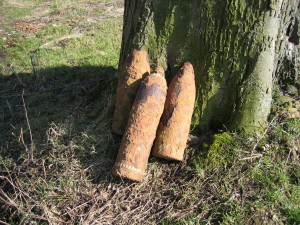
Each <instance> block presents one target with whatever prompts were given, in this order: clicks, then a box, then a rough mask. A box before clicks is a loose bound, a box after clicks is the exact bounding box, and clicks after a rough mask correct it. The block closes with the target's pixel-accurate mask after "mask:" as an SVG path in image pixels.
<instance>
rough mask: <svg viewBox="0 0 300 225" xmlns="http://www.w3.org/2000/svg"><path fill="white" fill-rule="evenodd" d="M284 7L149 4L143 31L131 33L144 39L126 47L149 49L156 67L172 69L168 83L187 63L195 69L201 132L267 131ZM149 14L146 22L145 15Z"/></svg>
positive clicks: (177, 0)
mask: <svg viewBox="0 0 300 225" xmlns="http://www.w3.org/2000/svg"><path fill="white" fill-rule="evenodd" d="M131 2H136V4H138V2H139V1H131ZM280 4H281V0H280V1H279V0H274V1H271V2H269V1H268V2H267V1H263V0H258V1H253V2H249V1H246V0H234V1H231V0H226V1H223V0H218V1H212V0H201V1H199V0H192V1H184V0H166V1H164V2H163V3H162V2H161V1H158V0H146V1H145V2H144V5H143V7H144V8H143V7H142V8H141V12H140V15H141V16H140V18H139V21H140V25H137V27H143V29H142V30H141V29H140V30H139V29H137V31H136V32H134V30H135V29H131V30H130V31H129V32H128V33H126V34H125V36H126V35H127V36H128V37H130V36H137V37H141V36H143V38H138V40H139V42H138V44H136V43H135V44H131V43H130V38H126V40H128V43H126V45H127V46H129V47H128V48H129V49H130V48H133V47H139V48H142V49H145V50H147V51H148V52H149V55H150V59H151V62H152V63H153V67H154V66H156V65H159V66H162V67H164V68H165V69H166V70H167V80H168V81H170V80H171V78H172V76H174V75H175V74H176V72H177V70H178V69H179V68H180V67H181V66H182V64H183V63H184V62H185V61H190V62H191V63H192V64H193V65H194V69H195V74H196V85H197V102H196V106H195V112H194V117H193V126H194V127H195V128H198V129H199V130H202V131H205V130H207V129H210V128H219V127H222V126H223V125H226V126H228V127H230V128H232V129H241V128H242V129H243V130H245V131H246V132H247V131H249V132H255V131H257V128H259V127H264V125H265V122H266V119H267V115H268V113H269V110H270V104H269V103H270V101H271V97H270V96H271V95H270V93H271V92H272V72H273V68H271V67H272V65H268V66H267V67H268V69H267V70H268V71H267V70H266V69H265V68H264V66H263V63H264V60H266V59H267V58H268V57H270V59H269V60H267V61H266V63H267V64H270V62H271V61H272V62H273V61H274V60H275V59H274V55H273V53H270V52H272V51H275V50H274V49H275V47H274V46H275V45H274V43H275V42H276V29H278V28H277V27H278V26H279V25H278V21H279V20H280V11H279V9H280ZM274 7H275V8H274ZM126 10H128V11H129V9H125V12H126ZM149 10H150V13H149V14H147V17H146V18H145V17H144V14H143V13H142V12H143V11H149ZM127 21H128V20H127ZM145 21H146V22H145ZM125 22H126V20H125ZM270 24H272V25H274V26H275V28H274V29H273V30H272V29H270V26H269V25H270ZM127 26H129V24H128V25H127ZM125 27H126V24H125ZM135 40H137V39H135ZM123 50H125V51H126V48H123ZM120 64H121V65H122V59H121V60H120ZM273 67H274V66H273ZM269 70H270V71H269ZM249 85H252V87H254V88H253V89H251V88H250V89H249V88H248V86H249ZM265 103H266V104H265ZM267 103H268V104H267ZM259 107H260V108H259ZM263 107H265V109H263ZM253 108H254V109H255V108H259V109H257V110H253Z"/></svg>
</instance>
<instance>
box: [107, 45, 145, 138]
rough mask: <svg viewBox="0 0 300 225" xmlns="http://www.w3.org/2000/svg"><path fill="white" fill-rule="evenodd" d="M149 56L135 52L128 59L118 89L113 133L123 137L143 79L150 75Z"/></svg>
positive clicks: (143, 52)
mask: <svg viewBox="0 0 300 225" xmlns="http://www.w3.org/2000/svg"><path fill="white" fill-rule="evenodd" d="M149 73H150V64H149V56H148V53H147V52H146V51H143V50H141V51H140V50H133V52H132V53H131V54H130V55H129V56H128V57H127V61H126V66H125V69H124V71H123V74H122V77H121V78H120V80H119V84H118V88H117V97H116V105H115V111H114V117H113V123H112V132H113V133H115V134H119V135H123V133H124V131H125V127H126V124H127V121H128V117H129V112H130V110H131V107H132V105H133V103H134V99H135V96H136V93H137V91H138V89H139V87H140V85H141V82H142V79H143V78H144V77H146V76H147V75H149Z"/></svg>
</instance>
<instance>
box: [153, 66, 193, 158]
mask: <svg viewBox="0 0 300 225" xmlns="http://www.w3.org/2000/svg"><path fill="white" fill-rule="evenodd" d="M195 98H196V87H195V75H194V69H193V66H192V64H191V63H188V62H186V63H185V64H184V65H183V67H182V68H181V69H180V70H179V72H178V73H177V74H176V76H175V77H174V78H173V80H172V81H171V84H170V86H169V88H168V94H167V98H166V102H165V107H164V112H163V115H162V117H161V120H160V123H159V126H158V130H157V137H156V140H155V143H154V148H153V152H152V155H154V156H157V157H160V158H165V159H169V160H178V161H181V160H183V155H184V150H185V147H186V143H187V139H188V134H189V129H190V124H191V120H192V115H193V110H194V104H195Z"/></svg>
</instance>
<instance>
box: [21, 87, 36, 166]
mask: <svg viewBox="0 0 300 225" xmlns="http://www.w3.org/2000/svg"><path fill="white" fill-rule="evenodd" d="M22 101H23V107H24V110H25V117H26V122H27V126H28V130H29V134H30V142H31V146H30V151H29V160H30V161H32V160H33V149H34V144H33V138H32V132H31V127H30V123H29V119H28V113H27V108H26V104H25V100H24V89H23V92H22Z"/></svg>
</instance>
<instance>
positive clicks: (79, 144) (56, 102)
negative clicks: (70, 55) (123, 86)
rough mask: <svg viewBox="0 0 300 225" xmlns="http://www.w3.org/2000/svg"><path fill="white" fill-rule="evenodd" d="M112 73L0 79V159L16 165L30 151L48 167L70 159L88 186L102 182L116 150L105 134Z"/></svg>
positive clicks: (64, 71)
mask: <svg viewBox="0 0 300 225" xmlns="http://www.w3.org/2000/svg"><path fill="white" fill-rule="evenodd" d="M12 71H13V70H12ZM115 72H116V70H115V69H114V68H113V67H96V66H95V67H94V66H83V67H73V68H71V67H59V68H47V69H44V70H40V71H39V72H38V74H16V73H12V75H10V76H4V75H1V74H0V153H1V155H2V157H3V158H10V159H12V160H14V161H15V163H16V164H17V165H18V164H22V162H23V161H24V160H26V158H27V156H28V155H29V151H30V149H31V147H32V146H34V148H33V149H34V158H36V159H39V158H42V159H44V160H45V161H46V164H48V165H51V162H50V161H51V160H50V159H49V158H51V157H50V156H55V158H56V159H60V158H61V159H62V160H65V159H68V158H69V159H71V158H74V157H75V158H77V159H79V161H80V164H81V165H82V166H83V167H84V168H89V170H88V171H89V173H90V175H91V178H92V179H93V181H94V182H96V183H98V182H100V181H101V180H107V179H108V176H110V170H111V167H112V165H113V162H114V159H115V157H116V152H117V148H118V145H119V138H118V137H117V136H113V135H112V134H111V132H110V127H111V115H112V112H113V108H114V104H113V102H114V100H113V95H114V92H115V87H116V80H117V79H116V78H115ZM24 103H25V105H24ZM28 149H29V150H28ZM48 161H49V162H48ZM109 180H110V179H109Z"/></svg>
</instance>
